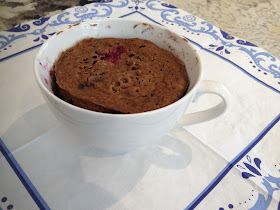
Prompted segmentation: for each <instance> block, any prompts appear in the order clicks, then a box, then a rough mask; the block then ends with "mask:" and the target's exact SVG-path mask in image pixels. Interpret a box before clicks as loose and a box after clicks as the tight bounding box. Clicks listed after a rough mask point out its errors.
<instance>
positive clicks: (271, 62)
mask: <svg viewBox="0 0 280 210" xmlns="http://www.w3.org/2000/svg"><path fill="white" fill-rule="evenodd" d="M221 34H222V36H219V39H218V40H217V41H216V42H214V43H212V44H209V45H208V46H207V47H205V49H207V50H208V51H210V52H211V53H213V54H216V55H217V56H219V57H221V58H223V59H225V60H228V61H230V62H231V63H232V64H234V65H235V66H237V67H240V69H242V71H244V73H246V74H248V75H249V76H251V77H252V78H254V79H255V80H257V81H262V83H263V84H264V85H265V86H269V87H270V88H271V89H273V90H274V91H276V92H278V93H280V61H279V60H278V59H277V58H276V57H274V56H272V55H270V54H269V53H267V52H265V51H264V50H263V49H261V48H259V47H257V46H256V45H254V44H252V43H250V42H247V41H245V40H241V39H238V38H237V37H234V36H230V35H228V34H226V33H224V32H222V31H221Z"/></svg>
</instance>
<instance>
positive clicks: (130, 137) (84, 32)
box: [34, 19, 230, 152]
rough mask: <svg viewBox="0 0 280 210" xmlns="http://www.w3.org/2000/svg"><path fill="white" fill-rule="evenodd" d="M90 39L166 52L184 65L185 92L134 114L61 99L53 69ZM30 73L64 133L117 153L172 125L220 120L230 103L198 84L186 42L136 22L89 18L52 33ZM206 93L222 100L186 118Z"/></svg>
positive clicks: (197, 64)
mask: <svg viewBox="0 0 280 210" xmlns="http://www.w3.org/2000/svg"><path fill="white" fill-rule="evenodd" d="M89 37H93V38H108V37H114V38H140V39H146V40H150V41H152V42H153V43H155V44H156V45H158V46H159V47H161V48H163V49H166V50H169V51H171V52H172V53H173V54H174V55H175V56H177V57H178V58H179V59H181V60H182V61H183V62H184V64H185V66H186V69H187V73H188V76H189V79H190V84H189V87H188V91H187V93H186V94H185V95H184V96H183V97H182V98H181V99H179V100H178V101H176V102H174V103H172V104H170V105H168V106H166V107H163V108H160V109H157V110H153V111H148V112H143V113H137V114H108V113H100V112H94V111H89V110H86V109H82V108H79V107H76V106H74V105H71V104H69V103H67V102H65V101H63V100H61V99H60V98H58V97H57V96H55V95H54V93H53V91H52V87H51V84H52V81H51V80H52V77H51V70H52V66H53V64H54V62H55V61H56V59H57V58H58V57H59V55H60V54H61V52H63V51H64V50H66V49H68V48H70V47H72V46H73V45H75V44H76V43H77V42H78V41H79V40H82V39H85V38H89ZM34 73H35V78H36V80H37V82H38V84H39V87H40V89H41V91H42V93H43V96H44V98H45V100H46V102H47V104H48V106H49V107H50V109H51V110H52V111H53V113H54V114H55V116H56V117H57V118H58V119H59V120H60V121H61V122H63V123H64V124H65V125H66V126H67V127H68V128H69V132H71V133H73V135H77V136H78V138H79V139H80V140H81V141H86V142H88V143H90V144H92V145H94V146H95V147H97V148H100V149H102V150H106V151H118V152H121V151H129V150H133V149H136V148H138V147H142V146H147V145H149V144H152V143H154V142H156V141H157V140H158V139H160V138H161V137H162V136H164V135H165V134H167V133H168V132H169V131H170V130H171V129H172V128H173V127H174V126H175V125H176V124H177V125H179V126H183V125H191V124H196V123H200V122H204V121H207V120H211V119H214V118H216V117H219V116H220V115H222V114H223V113H224V112H225V111H226V110H227V109H228V107H229V104H230V95H229V92H228V90H227V89H226V87H225V86H223V85H222V84H220V83H218V82H214V81H202V76H203V68H202V62H201V59H200V57H199V55H198V54H197V52H196V50H195V49H194V48H193V47H192V45H191V44H190V43H189V42H188V41H187V40H186V39H185V38H183V37H181V36H180V35H178V34H176V33H174V32H172V31H170V30H168V29H167V28H164V27H162V26H159V25H155V24H150V23H143V22H140V21H136V20H124V19H106V20H94V21H91V22H83V23H80V24H76V25H74V26H72V27H69V28H68V29H66V30H64V31H61V32H59V33H57V34H55V35H53V36H52V37H51V38H50V39H49V40H47V41H46V42H45V43H44V44H43V45H42V46H41V48H40V50H39V52H38V53H37V55H36V58H35V62H34ZM174 82H176V81H174ZM206 93H212V94H216V95H218V96H220V97H221V99H222V101H221V102H220V103H219V104H218V105H216V106H214V107H212V108H210V109H208V110H203V111H200V112H196V113H190V114H185V112H186V109H187V107H188V106H189V104H190V103H191V102H192V101H193V102H196V101H197V99H198V97H199V96H201V95H203V94H206Z"/></svg>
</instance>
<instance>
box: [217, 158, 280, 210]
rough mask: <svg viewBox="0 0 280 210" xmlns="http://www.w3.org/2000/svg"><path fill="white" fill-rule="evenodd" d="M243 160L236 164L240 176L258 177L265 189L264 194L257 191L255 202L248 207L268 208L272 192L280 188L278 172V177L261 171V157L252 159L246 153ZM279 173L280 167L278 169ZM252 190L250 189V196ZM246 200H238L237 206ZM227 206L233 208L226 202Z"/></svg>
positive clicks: (240, 205) (257, 209) (276, 165)
mask: <svg viewBox="0 0 280 210" xmlns="http://www.w3.org/2000/svg"><path fill="white" fill-rule="evenodd" d="M244 159H245V161H243V162H242V163H239V164H237V165H236V167H237V168H238V169H240V170H241V171H242V172H241V176H242V178H244V179H259V181H260V183H261V184H262V185H263V186H264V188H265V190H266V195H263V194H262V193H258V195H257V199H256V202H255V203H254V204H253V206H252V207H251V208H250V210H259V209H268V208H269V206H270V204H271V202H272V199H273V194H274V192H276V191H278V190H280V174H279V176H278V177H276V176H272V175H271V174H265V172H262V171H261V162H262V161H261V159H259V158H258V157H255V158H254V159H252V158H251V157H250V156H249V155H246V158H244ZM279 165H280V163H279V164H275V165H274V166H275V167H279ZM278 172H279V173H280V169H279V170H278ZM253 192H254V190H252V197H253V196H254V195H253ZM250 200H251V198H248V201H250ZM246 202H247V201H244V202H240V203H239V206H237V208H239V207H242V204H243V203H244V204H246ZM277 206H278V207H277V209H280V201H279V203H278V205H277ZM228 208H230V209H234V205H233V204H228ZM224 209H225V208H224V207H220V208H219V210H224Z"/></svg>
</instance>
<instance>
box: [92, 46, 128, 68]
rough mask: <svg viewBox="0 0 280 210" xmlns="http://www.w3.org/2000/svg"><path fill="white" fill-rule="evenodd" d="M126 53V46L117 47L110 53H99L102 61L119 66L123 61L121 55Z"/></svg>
mask: <svg viewBox="0 0 280 210" xmlns="http://www.w3.org/2000/svg"><path fill="white" fill-rule="evenodd" d="M124 53H126V48H125V47H124V46H116V47H114V48H113V49H112V50H111V51H110V52H103V53H99V52H98V53H97V54H98V56H99V57H100V60H104V61H107V62H111V63H113V64H117V63H118V61H119V60H120V59H121V55H122V54H124Z"/></svg>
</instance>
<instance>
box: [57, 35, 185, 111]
mask: <svg viewBox="0 0 280 210" xmlns="http://www.w3.org/2000/svg"><path fill="white" fill-rule="evenodd" d="M54 72H55V77H56V83H57V85H58V87H59V91H58V95H59V97H61V98H62V99H63V100H65V101H68V102H70V103H73V104H74V105H76V106H79V107H82V108H85V109H89V110H94V111H99V112H109V113H139V112H145V111H150V110H154V109H158V108H160V107H164V106H167V105H169V104H171V103H173V102H175V101H177V100H178V99H180V98H181V97H182V96H183V94H184V93H185V91H186V89H187V87H188V84H189V80H188V76H187V72H186V69H185V66H184V64H183V62H182V61H181V60H179V59H178V58H176V57H175V56H174V55H173V54H172V53H170V52H169V51H167V50H163V49H161V48H159V47H158V46H157V45H155V44H153V43H152V42H150V41H147V40H142V39H138V38H134V39H117V38H104V39H94V38H88V39H84V40H81V41H80V42H78V43H77V44H76V45H75V46H73V47H71V48H69V49H68V50H66V51H65V52H63V53H62V54H61V56H60V58H59V59H58V60H57V61H56V63H55V64H54Z"/></svg>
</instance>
